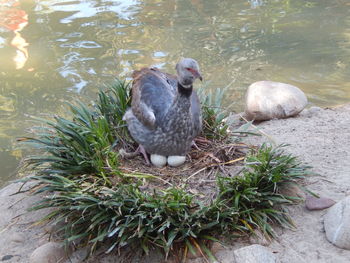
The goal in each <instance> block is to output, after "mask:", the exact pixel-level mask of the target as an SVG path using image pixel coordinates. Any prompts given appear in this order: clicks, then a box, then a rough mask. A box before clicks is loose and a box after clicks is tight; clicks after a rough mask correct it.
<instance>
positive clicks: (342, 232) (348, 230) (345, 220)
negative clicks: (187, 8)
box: [324, 196, 350, 249]
mask: <svg viewBox="0 0 350 263" xmlns="http://www.w3.org/2000/svg"><path fill="white" fill-rule="evenodd" d="M324 229H325V231H326V237H327V239H328V241H329V242H331V243H332V244H334V245H335V246H337V247H339V248H344V249H350V196H348V197H346V198H345V199H343V200H341V201H339V202H338V203H336V204H335V205H333V206H332V207H331V208H329V210H328V212H327V214H326V215H325V217H324Z"/></svg>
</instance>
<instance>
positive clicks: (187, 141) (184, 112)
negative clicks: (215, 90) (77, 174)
mask: <svg viewBox="0 0 350 263" xmlns="http://www.w3.org/2000/svg"><path fill="white" fill-rule="evenodd" d="M132 76H133V78H134V81H133V86H132V107H131V109H129V110H128V111H127V112H126V114H125V116H124V118H125V120H126V121H127V124H128V129H129V131H130V134H131V136H132V137H133V138H134V139H135V140H136V141H137V142H138V143H139V144H141V145H142V146H143V147H144V148H145V150H146V151H147V152H148V153H150V154H159V155H164V156H169V155H185V154H186V153H187V152H188V151H189V150H190V148H191V142H192V141H193V139H194V137H195V136H196V135H198V134H199V132H200V131H201V126H202V120H201V111H200V102H199V99H198V96H197V93H196V92H195V91H193V90H192V87H191V88H190V89H188V88H187V89H185V90H184V88H182V89H181V85H179V84H178V81H177V77H176V76H175V75H171V74H167V73H163V72H161V71H159V70H158V69H156V68H151V69H149V68H144V69H141V70H140V71H135V72H134V73H133V75H132ZM178 85H179V87H178Z"/></svg>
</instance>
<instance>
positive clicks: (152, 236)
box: [20, 81, 308, 258]
mask: <svg viewBox="0 0 350 263" xmlns="http://www.w3.org/2000/svg"><path fill="white" fill-rule="evenodd" d="M129 94H130V91H129V85H128V84H127V83H125V82H120V81H118V82H117V83H116V85H114V86H112V87H110V88H109V89H108V90H107V91H101V92H100V93H99V96H98V100H97V101H96V103H95V105H93V106H92V107H88V106H86V105H84V104H82V103H77V105H75V106H73V105H70V112H71V118H70V119H65V118H62V117H57V116H56V117H55V118H54V120H52V121H50V120H44V119H37V120H38V121H39V122H40V123H41V125H40V126H38V127H36V129H34V136H32V137H25V138H21V139H20V141H21V143H22V144H23V145H24V146H25V147H27V148H29V149H31V150H39V153H38V154H37V155H30V156H28V157H26V159H25V166H24V168H25V169H26V170H27V171H33V172H35V175H34V176H31V177H29V178H27V179H26V180H35V181H37V182H38V183H39V184H40V185H39V187H37V188H36V193H42V192H46V193H52V194H46V195H45V196H46V197H45V198H44V199H43V200H41V201H40V202H39V203H38V204H36V205H35V206H34V207H33V209H34V210H37V209H42V208H45V207H53V208H55V210H54V212H52V213H50V214H49V215H47V217H45V218H44V219H43V221H57V222H59V221H62V222H65V224H64V227H63V228H62V229H61V231H62V233H64V235H63V237H64V240H65V241H66V242H67V243H71V242H73V241H75V240H81V239H82V240H83V242H85V244H89V245H91V247H92V251H94V249H95V248H96V247H97V246H98V245H99V244H102V243H103V244H109V248H108V249H107V252H110V251H112V250H113V249H116V248H120V247H123V246H126V245H129V244H131V243H139V245H140V246H141V247H142V248H143V249H144V251H145V252H148V251H149V249H150V247H152V246H153V247H154V246H155V247H160V248H162V249H164V251H165V252H166V254H168V253H169V251H170V250H171V249H172V248H173V247H174V244H178V243H181V244H184V245H186V246H187V247H188V248H189V249H190V251H193V249H194V247H196V245H198V243H197V242H199V240H216V237H218V236H219V235H220V234H225V235H227V233H235V234H237V233H238V234H242V235H245V234H247V233H251V232H253V231H255V230H257V229H259V230H261V231H262V232H264V233H265V234H266V235H270V236H274V232H273V225H274V224H277V225H280V226H285V227H290V226H291V225H292V224H291V220H290V217H289V215H288V214H287V213H286V211H285V209H284V206H285V205H287V204H294V203H296V202H297V201H298V200H297V199H295V198H292V197H288V196H284V195H283V194H281V193H280V191H279V189H280V187H281V186H283V185H285V184H286V183H291V182H293V183H297V182H298V180H300V179H301V178H302V177H303V176H304V175H305V174H306V173H307V171H308V167H306V166H303V165H302V164H301V163H299V162H298V161H297V159H296V158H295V157H293V156H291V155H288V154H285V153H284V151H283V147H278V148H272V147H270V146H267V145H263V146H262V147H261V148H259V149H257V150H254V149H252V150H251V152H250V153H249V154H248V155H247V156H246V158H245V166H244V169H243V170H242V171H241V173H240V174H239V175H236V176H234V177H224V176H223V175H220V174H219V175H218V176H217V187H218V188H217V189H216V190H215V189H214V190H213V191H216V192H217V196H216V197H215V198H214V199H213V200H212V201H211V202H210V203H209V204H206V205H204V204H203V203H201V202H200V201H199V200H198V198H197V197H196V195H194V194H191V193H189V192H186V191H185V188H182V187H181V186H175V187H171V188H166V189H154V190H145V189H144V187H145V182H147V181H149V180H155V179H156V178H157V177H156V176H152V175H142V174H125V173H124V172H122V171H121V170H120V160H119V156H118V153H117V152H116V151H115V150H114V147H116V146H119V147H132V145H133V142H132V140H131V138H130V137H129V135H128V133H127V129H126V126H125V123H124V122H123V121H122V116H123V114H124V112H125V110H126V109H127V108H128V107H129V106H130V97H129ZM221 98H222V97H221ZM220 100H221V99H220ZM208 101H209V99H208ZM208 101H207V102H206V103H209V102H208ZM217 102H220V101H217ZM205 105H207V106H204V108H203V109H204V110H203V111H204V114H203V117H204V122H205V123H206V124H205V125H208V127H209V128H210V129H207V130H205V134H206V136H207V138H215V139H219V138H227V136H228V134H227V133H226V131H227V128H225V127H226V126H225V125H226V124H223V123H222V120H223V118H224V117H223V116H224V115H222V116H221V115H220V116H218V114H220V111H218V110H216V109H218V108H215V107H214V108H211V107H209V106H208V104H205ZM211 121H213V122H211ZM211 125H212V126H211ZM53 193H54V194H53ZM203 250H204V251H207V250H206V249H205V248H203ZM205 254H207V255H208V256H209V258H212V257H210V256H211V255H210V252H209V251H207V252H206V253H205Z"/></svg>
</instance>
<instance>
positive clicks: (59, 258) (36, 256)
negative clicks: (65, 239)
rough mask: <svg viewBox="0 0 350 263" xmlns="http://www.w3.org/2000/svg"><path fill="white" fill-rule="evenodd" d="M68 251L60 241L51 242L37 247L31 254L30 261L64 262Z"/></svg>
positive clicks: (31, 262)
mask: <svg viewBox="0 0 350 263" xmlns="http://www.w3.org/2000/svg"><path fill="white" fill-rule="evenodd" d="M66 258H67V253H66V251H65V249H64V246H63V245H62V244H60V243H56V242H49V243H46V244H45V245H42V246H40V247H38V248H37V249H35V250H34V251H33V253H32V255H31V256H30V259H29V262H30V263H57V262H64V261H65V260H66Z"/></svg>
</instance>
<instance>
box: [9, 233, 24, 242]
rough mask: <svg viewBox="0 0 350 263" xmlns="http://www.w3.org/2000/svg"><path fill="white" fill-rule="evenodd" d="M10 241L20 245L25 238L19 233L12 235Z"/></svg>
mask: <svg viewBox="0 0 350 263" xmlns="http://www.w3.org/2000/svg"><path fill="white" fill-rule="evenodd" d="M11 241H12V242H16V243H22V242H24V241H25V236H24V235H23V234H20V233H13V234H12V235H11Z"/></svg>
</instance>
